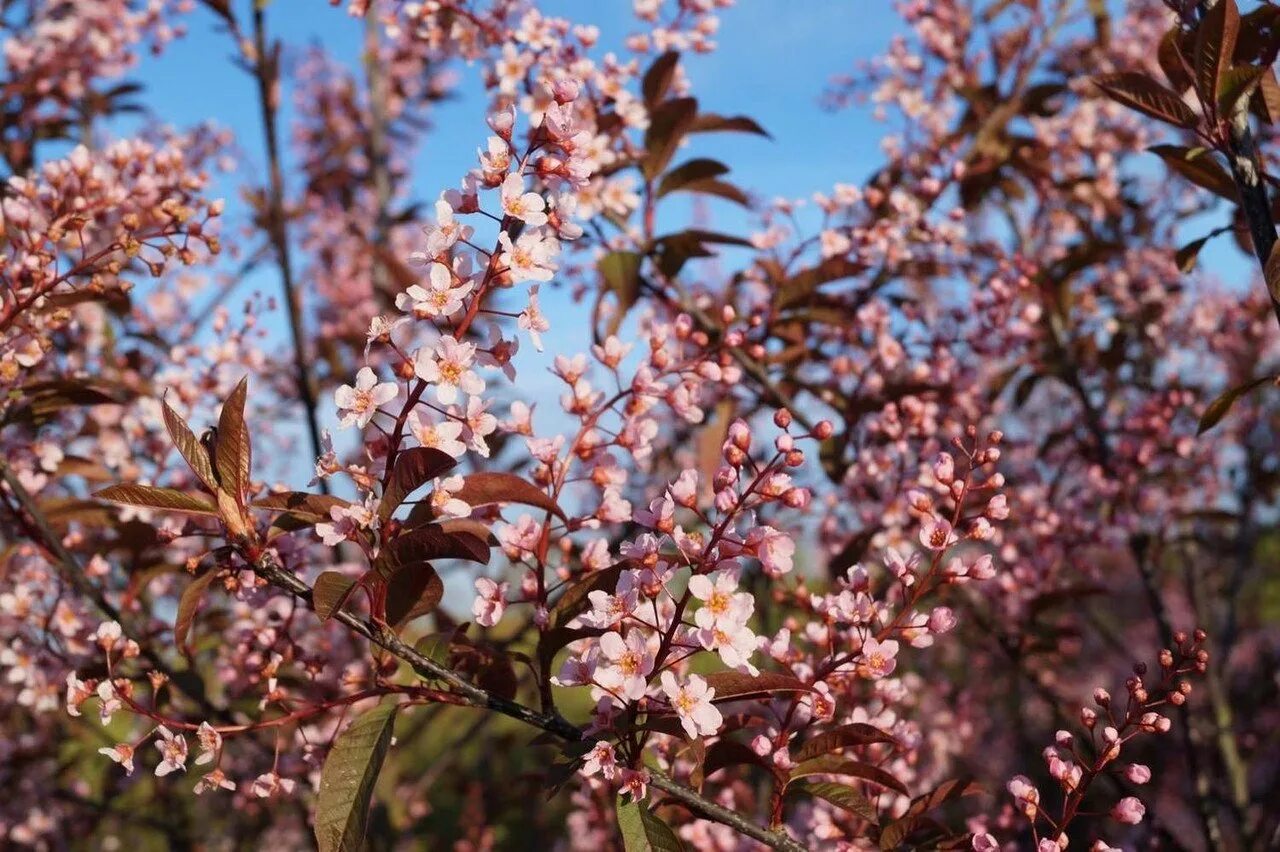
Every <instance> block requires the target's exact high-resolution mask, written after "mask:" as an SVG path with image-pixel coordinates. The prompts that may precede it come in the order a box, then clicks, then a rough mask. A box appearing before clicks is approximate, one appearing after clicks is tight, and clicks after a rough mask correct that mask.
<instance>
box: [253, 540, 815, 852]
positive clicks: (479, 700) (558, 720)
mask: <svg viewBox="0 0 1280 852" xmlns="http://www.w3.org/2000/svg"><path fill="white" fill-rule="evenodd" d="M253 566H254V571H255V572H256V573H257V574H258V576H260V577H262V578H263V579H264V580H266V581H267V582H268V583H270V584H271V585H273V586H275V587H277V588H280V589H283V590H284V591H287V592H290V593H291V594H293V595H295V596H297V597H299V598H301V599H302V600H305V601H306V602H307V603H308V604H310V603H311V589H310V588H309V587H308V586H307V584H306V583H304V582H302V580H300V579H298V577H296V576H295V575H293V574H291V573H289V572H288V571H286V570H285V569H284V567H283V566H281V564H280V563H279V561H278V560H277V559H276V556H275V554H274V553H273V552H272V551H270V550H265V551H263V553H262V554H261V555H260V556H259V557H258V559H257V560H256V561H255V562H254V563H253ZM333 619H334V620H335V621H338V622H340V623H341V624H343V625H345V626H346V627H348V628H350V629H351V630H352V631H353V632H355V633H357V634H359V635H361V636H363V637H364V638H366V639H368V640H369V641H370V642H373V643H374V644H375V645H377V646H379V647H380V648H383V649H384V650H386V651H389V652H390V653H391V654H393V655H394V656H396V657H398V658H399V659H401V660H403V661H404V662H406V663H408V664H409V666H410V667H411V668H412V669H413V670H414V671H415V672H417V673H418V675H420V676H421V677H424V678H429V679H435V680H440V681H443V682H445V683H446V684H448V685H449V686H450V687H452V688H453V690H454V691H456V692H457V693H458V694H459V695H461V696H462V697H464V698H465V699H466V700H467V701H468V703H470V704H471V705H472V706H473V707H483V708H487V709H490V710H494V711H496V712H498V713H501V714H503V715H504V716H510V717H511V718H512V719H517V720H519V721H521V722H524V723H525V724H526V725H531V726H533V727H535V728H540V729H541V730H544V731H546V732H548V733H550V734H553V735H555V736H557V737H559V738H560V739H562V740H565V741H566V742H580V741H581V740H582V739H583V738H584V737H585V734H584V733H583V731H582V730H581V729H580V728H578V726H576V725H574V724H573V723H571V722H569V721H568V720H566V719H565V718H563V717H562V716H560V715H559V714H558V713H542V712H539V711H537V710H534V709H532V708H531V707H526V706H525V705H523V704H520V703H519V702H517V701H512V700H510V699H507V698H503V697H501V696H498V695H494V694H493V693H491V692H488V691H486V690H484V689H481V688H480V687H478V686H476V685H475V684H473V683H471V682H470V681H468V680H466V679H465V678H463V677H461V676H460V675H458V674H457V673H456V672H454V671H453V670H452V669H449V668H447V667H445V666H442V665H440V664H439V663H437V662H435V661H434V660H432V659H431V658H430V657H426V656H424V655H423V654H421V653H419V652H418V651H417V650H416V649H414V648H413V647H412V646H410V645H408V644H406V643H405V642H404V641H402V640H401V639H400V637H399V636H397V635H396V634H395V633H394V632H393V631H392V630H391V629H390V628H388V627H386V626H385V625H379V624H376V623H374V622H373V621H369V620H366V619H363V618H360V617H359V616H356V615H353V614H351V613H349V612H346V611H345V610H338V611H337V612H335V613H334V614H333ZM648 771H649V775H650V780H649V783H650V784H652V785H653V786H654V787H656V788H657V789H659V790H662V791H663V792H664V793H666V794H667V795H669V796H671V797H672V798H674V799H676V800H678V801H680V802H681V803H683V804H685V805H687V806H688V807H689V808H690V810H692V811H694V812H696V813H700V814H702V815H703V816H705V817H707V818H708V819H711V820H714V821H715V822H719V823H721V824H723V825H727V826H729V827H730V828H732V829H734V830H735V831H738V832H740V833H742V834H744V835H746V836H747V837H750V838H752V839H754V840H758V841H760V842H761V843H763V844H765V845H766V846H768V847H770V848H771V849H778V850H784V852H804V849H805V847H804V846H803V845H801V844H800V843H798V842H797V841H795V840H793V839H792V838H790V837H788V836H786V835H784V834H781V833H775V832H772V831H768V830H767V829H764V828H761V827H760V826H758V825H756V824H755V823H754V822H751V821H750V820H748V819H747V818H746V817H744V816H742V815H741V814H738V813H735V812H734V811H731V810H729V809H727V808H724V807H721V806H720V805H717V804H716V803H715V802H712V801H710V800H709V799H706V798H703V797H702V796H701V795H700V794H698V793H697V792H695V791H694V790H691V789H689V788H688V787H685V786H684V785H683V784H680V783H679V782H678V781H676V780H674V779H673V778H671V777H670V776H668V775H665V774H663V773H662V772H659V771H657V770H655V769H649V770H648Z"/></svg>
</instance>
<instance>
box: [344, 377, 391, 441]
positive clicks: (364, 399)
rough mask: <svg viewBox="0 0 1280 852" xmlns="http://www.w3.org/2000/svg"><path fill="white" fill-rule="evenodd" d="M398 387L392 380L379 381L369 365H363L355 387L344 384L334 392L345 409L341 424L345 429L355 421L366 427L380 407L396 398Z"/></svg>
mask: <svg viewBox="0 0 1280 852" xmlns="http://www.w3.org/2000/svg"><path fill="white" fill-rule="evenodd" d="M398 392H399V391H398V388H397V387H396V385H395V384H393V383H392V382H384V383H382V384H379V383H378V376H377V374H376V373H374V372H373V370H372V369H370V368H369V367H361V368H360V372H358V373H356V384H355V387H352V386H351V385H343V386H342V387H340V388H338V389H337V390H336V391H334V392H333V401H334V402H335V403H337V405H338V409H339V410H340V411H343V412H344V413H343V415H342V419H341V421H340V422H341V425H342V427H343V428H344V429H345V428H346V427H348V426H350V425H351V424H353V423H356V424H359V425H360V427H361V428H364V427H365V426H367V425H368V424H369V421H370V420H372V419H373V415H374V414H375V413H377V411H378V407H379V406H382V405H386V404H387V403H388V402H390V401H391V400H393V399H395V398H396V394H397V393H398Z"/></svg>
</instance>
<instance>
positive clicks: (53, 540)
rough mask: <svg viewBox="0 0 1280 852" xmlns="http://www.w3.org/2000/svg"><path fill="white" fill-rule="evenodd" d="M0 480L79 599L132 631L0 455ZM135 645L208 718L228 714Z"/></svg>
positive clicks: (155, 656)
mask: <svg viewBox="0 0 1280 852" xmlns="http://www.w3.org/2000/svg"><path fill="white" fill-rule="evenodd" d="M0 482H3V483H4V485H5V486H6V487H7V488H8V489H9V492H10V493H11V494H12V495H13V498H14V500H15V501H16V502H17V504H18V506H17V510H13V509H12V507H10V510H11V511H12V512H13V514H14V516H15V518H16V520H17V521H18V524H19V526H21V527H25V528H26V529H27V531H28V534H29V535H31V538H32V540H33V541H34V542H35V543H36V544H37V545H39V546H40V547H41V548H42V549H43V550H44V551H45V552H46V553H47V554H48V555H49V556H50V557H51V559H50V563H51V564H52V565H53V566H54V569H55V570H56V571H57V572H58V575H59V576H61V577H62V580H63V582H65V583H67V584H69V585H70V586H71V587H72V588H73V589H75V590H76V593H77V594H78V595H80V597H81V598H82V599H83V600H85V601H87V602H89V603H90V604H92V605H93V606H94V607H95V608H97V610H98V611H99V612H100V613H101V614H102V615H103V616H104V617H105V618H106V619H107V620H109V621H114V622H116V623H118V624H120V625H122V626H125V631H126V633H128V632H133V631H130V630H129V629H128V627H127V619H126V618H125V616H124V613H122V612H121V611H120V610H119V609H118V608H117V607H116V606H115V605H114V604H112V603H111V601H109V600H107V597H106V595H105V594H103V592H102V590H101V589H99V588H98V587H97V586H96V585H94V583H93V582H92V581H91V580H90V579H89V575H88V574H87V573H85V570H84V568H83V567H82V566H81V565H80V561H79V560H78V559H76V557H75V555H74V554H73V553H72V552H71V551H70V550H68V549H67V547H66V545H64V544H63V543H62V537H61V536H59V535H58V534H57V533H56V532H55V531H54V529H53V527H52V526H51V525H50V524H49V519H48V518H46V517H45V516H44V512H42V511H41V510H40V507H39V506H38V505H37V504H36V501H35V499H34V498H33V497H32V496H31V493H30V492H28V491H27V489H26V488H25V487H23V485H22V482H21V481H19V479H18V477H17V475H16V474H14V472H13V468H11V467H10V466H9V464H8V462H6V461H5V460H4V459H0ZM5 504H6V506H7V505H8V503H7V501H5ZM24 515H25V517H24ZM139 648H140V652H141V656H142V658H143V659H144V660H146V661H147V663H148V664H149V665H150V666H151V667H152V668H153V669H155V670H156V671H157V672H160V673H161V674H163V675H164V676H165V677H166V678H168V681H169V683H170V684H171V685H172V686H173V688H175V689H180V690H182V692H183V693H184V694H185V695H186V696H187V697H188V698H190V699H191V700H192V701H194V702H195V703H196V704H197V705H198V706H199V707H200V709H201V710H202V711H203V712H204V713H205V715H207V716H208V717H209V718H211V719H213V718H216V719H227V718H229V717H228V716H227V714H226V712H225V711H223V710H220V709H219V708H217V707H215V706H214V705H213V704H212V703H210V702H209V700H208V698H206V697H204V696H203V695H200V694H199V693H198V692H193V691H192V690H190V689H188V688H187V683H186V679H185V678H181V677H177V676H175V674H176V673H175V672H174V670H173V669H172V668H171V667H170V666H169V665H168V663H166V662H165V661H164V660H163V659H162V658H161V657H160V656H159V655H158V654H156V653H155V652H154V651H152V650H151V649H150V648H149V647H147V645H145V644H141V643H139Z"/></svg>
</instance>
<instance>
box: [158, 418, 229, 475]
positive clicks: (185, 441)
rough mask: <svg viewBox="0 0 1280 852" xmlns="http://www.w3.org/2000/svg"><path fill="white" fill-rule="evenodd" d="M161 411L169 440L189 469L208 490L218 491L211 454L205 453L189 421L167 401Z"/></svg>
mask: <svg viewBox="0 0 1280 852" xmlns="http://www.w3.org/2000/svg"><path fill="white" fill-rule="evenodd" d="M160 409H161V411H162V412H163V414H164V426H165V429H167V430H168V432H169V438H170V439H171V440H172V441H173V445H174V446H175V447H177V448H178V453H179V454H180V455H181V456H182V458H183V459H185V460H186V462H187V467H189V468H191V471H192V473H194V474H195V475H196V476H197V477H198V478H199V479H200V481H201V482H203V483H204V484H205V487H206V488H208V489H209V490H210V491H217V490H218V478H217V477H216V476H215V475H214V473H213V464H212V463H211V462H210V461H209V454H208V453H207V452H205V449H204V446H203V445H201V443H200V441H199V440H198V439H197V438H196V436H195V434H194V433H193V432H192V431H191V427H190V426H188V425H187V421H185V420H183V419H182V416H181V415H180V414H178V412H176V411H174V410H173V408H172V407H170V405H169V403H168V401H167V400H161V402H160Z"/></svg>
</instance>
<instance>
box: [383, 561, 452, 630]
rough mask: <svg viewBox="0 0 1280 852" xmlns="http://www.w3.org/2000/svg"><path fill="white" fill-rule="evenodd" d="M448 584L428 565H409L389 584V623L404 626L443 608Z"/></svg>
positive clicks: (395, 574)
mask: <svg viewBox="0 0 1280 852" xmlns="http://www.w3.org/2000/svg"><path fill="white" fill-rule="evenodd" d="M443 597H444V583H443V582H441V580H440V575H439V574H437V573H436V569H434V568H432V567H431V566H430V565H429V564H427V563H426V562H422V563H419V564H417V565H407V566H405V567H403V568H401V569H400V570H398V571H396V572H395V573H394V574H392V575H391V579H389V580H388V581H387V623H388V624H390V625H392V626H396V627H398V626H400V625H402V624H404V623H406V622H408V621H411V620H412V619H415V618H418V617H419V616H422V615H426V614H427V613H429V612H431V611H433V610H434V609H435V608H436V607H438V606H439V605H440V599H441V598H443Z"/></svg>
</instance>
